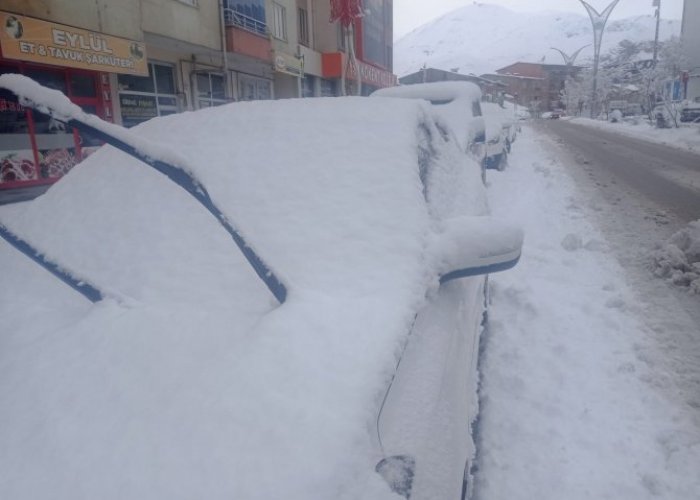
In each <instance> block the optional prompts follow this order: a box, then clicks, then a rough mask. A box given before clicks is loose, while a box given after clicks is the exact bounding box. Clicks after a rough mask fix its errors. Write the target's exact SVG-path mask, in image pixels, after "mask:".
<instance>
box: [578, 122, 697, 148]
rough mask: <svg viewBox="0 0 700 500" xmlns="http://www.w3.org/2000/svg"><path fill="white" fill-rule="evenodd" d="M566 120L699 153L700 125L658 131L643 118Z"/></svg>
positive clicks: (689, 124)
mask: <svg viewBox="0 0 700 500" xmlns="http://www.w3.org/2000/svg"><path fill="white" fill-rule="evenodd" d="M568 120H569V121H571V122H572V123H576V124H578V125H585V126H586V127H593V128H597V129H600V130H606V131H608V132H613V133H615V134H621V135H625V136H628V137H634V138H636V139H641V140H644V141H648V142H654V143H657V144H663V145H665V146H672V147H675V148H680V149H685V150H688V151H693V152H700V124H697V123H693V124H691V123H682V124H681V126H680V127H679V128H663V129H659V128H656V127H654V126H653V125H651V124H650V123H649V121H648V120H647V119H646V118H644V117H640V118H638V119H636V120H634V121H633V120H631V119H625V121H623V122H619V123H611V122H607V121H603V120H592V119H590V118H568Z"/></svg>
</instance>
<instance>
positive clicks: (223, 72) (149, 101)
mask: <svg viewBox="0 0 700 500" xmlns="http://www.w3.org/2000/svg"><path fill="white" fill-rule="evenodd" d="M392 8H393V5H392V0H365V15H364V16H363V17H362V18H361V19H360V20H359V21H358V23H357V26H356V30H355V40H354V43H355V46H356V53H357V56H358V59H359V61H358V66H359V75H356V74H354V73H352V72H351V73H350V74H347V75H345V76H346V77H347V79H348V80H349V81H355V82H357V81H361V82H362V89H363V93H364V94H365V95H366V94H369V93H370V92H371V91H373V90H374V89H376V88H380V87H384V86H388V85H394V84H395V82H396V77H395V76H394V75H393V74H392V21H391V19H392ZM329 18H330V1H329V0H1V1H0V74H2V73H23V74H25V75H27V76H30V77H31V78H33V79H35V80H37V81H38V82H40V83H42V84H43V85H46V86H49V87H52V88H56V89H58V90H61V91H62V92H64V93H65V94H66V95H67V96H68V97H69V98H70V99H71V100H72V101H73V102H74V103H76V104H78V105H79V106H81V107H83V108H84V109H85V110H86V111H88V112H91V113H94V114H97V115H98V116H100V117H101V118H103V119H105V120H109V121H113V122H115V123H119V124H123V125H125V126H133V125H136V124H138V123H141V122H143V121H145V120H148V119H150V118H153V117H156V116H163V115H167V114H171V113H177V112H181V111H186V110H195V109H200V108H203V107H208V106H216V105H220V104H224V103H226V102H230V101H236V100H257V99H275V98H289V97H316V96H337V95H340V94H341V85H340V80H341V78H342V77H343V71H342V69H343V68H345V67H346V66H347V50H346V47H345V37H344V36H343V32H342V30H341V28H340V26H339V25H338V23H331V22H330V21H329ZM98 146H99V143H98V142H97V141H95V140H93V139H92V138H90V137H87V136H84V135H80V134H79V133H78V132H77V131H73V130H65V129H64V128H62V127H61V125H60V124H57V123H55V122H54V121H53V120H50V119H49V118H48V117H46V116H42V115H40V114H39V113H33V112H31V111H30V110H26V109H24V108H23V107H22V106H20V105H19V103H18V102H17V100H16V99H15V98H14V97H13V96H12V95H11V94H9V93H8V92H3V91H0V191H1V190H6V189H18V188H27V187H41V186H44V187H47V186H48V185H50V184H51V183H53V182H55V181H56V180H57V179H58V178H60V177H61V176H62V175H63V174H65V173H66V172H67V171H68V170H69V169H70V168H71V167H72V166H73V165H74V164H76V163H77V162H79V161H80V160H81V159H82V158H83V157H85V156H86V155H88V154H90V152H92V151H93V150H95V149H96V148H97V147H98Z"/></svg>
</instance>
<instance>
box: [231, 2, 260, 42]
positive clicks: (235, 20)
mask: <svg viewBox="0 0 700 500" xmlns="http://www.w3.org/2000/svg"><path fill="white" fill-rule="evenodd" d="M224 22H225V23H226V26H236V27H238V28H243V29H244V30H246V31H251V32H253V33H257V34H259V35H266V34H267V24H266V23H265V21H261V20H259V19H255V18H254V17H250V16H246V15H245V14H241V13H240V12H238V11H236V10H234V9H231V8H228V7H226V8H224Z"/></svg>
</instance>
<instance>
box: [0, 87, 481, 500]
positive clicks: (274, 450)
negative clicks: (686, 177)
mask: <svg viewBox="0 0 700 500" xmlns="http://www.w3.org/2000/svg"><path fill="white" fill-rule="evenodd" d="M427 115H428V113H427V111H426V105H424V104H421V103H419V102H413V101H408V100H399V99H372V100H369V99H363V98H333V99H313V100H311V99H306V100H288V101H275V102H251V103H236V104H232V105H227V106H222V107H219V108H212V109H207V110H202V111H198V112H194V113H182V114H179V115H173V116H168V117H163V118H158V119H154V120H151V121H150V122H147V123H144V124H142V125H141V126H139V127H136V128H135V129H132V130H134V131H135V132H137V133H138V135H139V136H140V137H141V138H142V139H144V145H146V144H147V142H146V140H148V141H152V142H153V143H156V144H158V145H159V147H160V151H169V152H170V153H169V154H171V155H174V156H176V157H177V158H178V159H181V161H183V162H185V163H186V166H187V168H188V169H189V170H190V171H191V172H193V173H194V174H195V175H196V176H197V177H198V178H199V179H200V180H201V181H202V183H203V185H204V186H205V187H206V188H207V190H208V191H209V193H210V195H211V196H212V198H213V199H214V201H215V202H216V203H217V204H218V205H219V207H221V208H222V209H223V211H224V213H225V214H226V215H227V216H228V217H230V218H231V220H232V221H234V222H235V224H236V225H237V227H239V228H240V230H241V232H242V233H243V234H244V236H245V237H246V238H247V240H248V242H249V243H250V244H251V246H253V247H254V248H255V249H256V251H258V252H259V254H260V255H261V256H262V257H263V258H264V259H265V261H266V262H267V263H269V264H270V265H271V267H272V268H273V269H274V271H275V272H276V273H278V275H279V276H280V277H281V278H282V279H283V280H284V281H285V282H286V284H287V286H288V288H289V290H290V294H289V298H288V300H287V302H286V303H285V304H284V305H282V306H279V307H277V304H276V302H275V301H274V299H273V298H272V296H271V295H270V293H269V291H268V290H267V289H266V288H265V286H264V285H263V284H262V282H261V281H260V280H259V279H258V277H257V276H256V275H255V274H254V273H253V271H252V270H251V269H250V268H249V266H248V264H247V262H246V261H245V260H244V259H243V257H242V256H241V255H240V252H239V250H238V249H237V248H236V247H235V245H234V244H233V242H232V241H231V240H230V238H229V236H228V235H227V234H226V233H225V232H224V231H223V229H222V228H221V227H219V226H218V224H217V222H216V221H215V220H214V219H213V218H212V217H211V216H210V215H209V214H208V213H206V212H205V211H204V209H202V208H201V207H200V206H199V205H198V204H197V203H195V202H194V201H193V200H192V199H191V198H190V197H189V196H188V195H187V194H186V193H185V192H184V191H183V190H182V189H180V188H179V187H177V186H175V185H173V184H172V183H170V182H169V181H168V180H167V179H165V178H164V177H163V176H161V175H160V174H158V173H156V172H154V171H152V170H151V169H149V168H148V167H146V166H145V165H144V164H142V163H140V162H139V161H137V160H135V159H132V158H131V157H129V156H127V155H126V154H124V153H122V152H120V151H117V150H115V149H114V148H112V147H109V146H105V147H103V148H101V149H100V150H99V151H97V152H96V153H94V154H93V155H92V156H90V157H89V158H88V159H87V160H85V161H84V162H82V163H81V164H80V165H77V166H76V167H75V168H74V169H73V170H72V171H71V172H70V173H69V174H68V175H67V176H66V177H65V178H64V179H63V180H61V181H60V182H58V183H57V184H56V185H55V186H53V187H52V188H51V189H50V190H49V191H48V192H47V193H46V194H45V195H44V196H42V197H40V198H38V199H37V200H35V201H33V202H31V203H28V204H24V205H22V206H17V207H12V208H11V209H5V210H3V211H0V220H1V221H2V222H3V223H5V224H6V225H7V226H8V227H9V228H10V229H11V230H13V231H14V232H16V233H17V234H18V235H19V236H21V237H23V238H25V239H27V240H28V241H30V242H31V243H32V244H34V245H35V246H36V247H37V248H39V249H40V250H41V251H42V252H45V253H46V254H47V255H48V256H49V257H51V258H53V259H56V260H57V261H58V262H60V263H61V264H63V265H65V266H66V267H67V268H68V269H71V270H75V271H76V272H79V273H80V274H81V275H84V276H86V277H89V278H90V279H91V280H92V281H93V282H94V283H97V284H100V285H101V286H104V287H106V288H107V289H109V290H112V291H114V292H115V296H119V297H122V300H121V301H120V302H117V301H115V300H105V301H103V302H100V303H97V304H96V305H94V306H90V305H89V304H87V303H85V301H84V300H83V299H82V297H80V296H78V295H77V294H75V293H74V292H73V291H72V290H70V289H69V288H67V287H63V285H61V284H60V283H58V282H57V281H56V280H55V279H53V278H52V277H51V276H50V275H49V274H48V273H46V272H45V271H43V270H42V269H40V268H39V267H37V266H35V265H33V264H32V263H30V262H29V261H28V260H27V259H26V258H25V257H23V256H21V255H20V254H18V253H17V252H15V251H14V249H11V248H9V247H7V245H4V244H3V245H0V256H1V257H2V259H3V260H2V262H3V270H2V273H3V285H4V287H3V288H4V289H5V292H3V295H2V298H3V299H7V300H5V301H3V305H0V313H2V315H3V318H4V325H5V326H8V325H9V328H6V329H5V328H4V329H3V331H2V334H1V335H0V408H2V410H1V411H0V471H1V472H0V496H1V497H3V498H36V497H44V498H48V497H52V498H76V499H77V498H102V499H110V498H115V499H120V498H168V499H175V498H183V499H185V498H187V499H191V498H210V499H216V498H245V499H257V498H260V499H263V498H264V499H269V498H282V497H284V498H288V499H312V498H319V499H328V498H353V499H354V498H384V496H385V495H386V496H387V497H392V495H391V494H390V493H389V490H388V488H387V487H386V485H385V484H384V483H383V482H382V481H381V479H380V478H379V476H378V475H377V474H375V473H374V470H373V465H374V463H375V462H376V460H378V459H379V458H380V457H379V456H377V455H376V453H377V452H376V448H375V446H374V443H373V442H372V432H373V431H372V427H371V426H372V422H373V421H374V419H375V418H376V412H377V409H378V406H379V403H380V398H381V395H382V391H383V388H384V387H385V384H386V380H387V376H388V374H389V373H390V372H391V370H392V369H393V367H394V363H395V357H394V356H395V353H396V351H397V349H398V348H399V346H400V345H401V344H402V342H403V341H404V339H405V336H406V334H407V332H408V330H409V328H410V325H411V321H412V319H413V317H414V315H415V312H416V311H417V309H418V307H419V305H420V304H421V303H422V301H423V297H424V294H425V291H426V289H427V287H428V286H429V285H430V284H431V283H433V282H434V281H435V279H436V277H435V276H434V275H432V274H431V273H430V272H429V271H428V268H429V265H428V258H427V257H426V250H425V248H426V246H427V244H428V240H429V234H430V232H431V229H430V224H431V223H430V216H429V214H428V208H427V206H426V202H425V198H424V193H423V189H424V187H423V184H422V183H421V180H420V178H419V166H418V163H417V150H418V146H419V141H420V140H421V137H420V134H418V133H417V131H418V130H419V129H420V127H419V124H420V123H421V122H426V121H428V118H426V117H427ZM428 123H429V122H428ZM436 135H437V133H436ZM146 147H147V146H146ZM460 165H461V167H460V168H462V169H464V167H463V163H461V164H460ZM474 171H475V172H474V176H475V179H478V170H477V169H474ZM470 175H471V174H470ZM439 184H440V183H438V186H437V188H436V189H438V190H440V189H441V190H449V189H451V188H450V187H449V186H447V185H446V183H443V185H442V186H440V185H439ZM459 187H461V185H460V186H459ZM455 189H456V188H455ZM468 204H473V206H469V207H462V208H459V209H457V212H461V213H463V212H464V210H473V211H476V212H478V211H483V210H484V201H483V199H481V198H480V197H479V196H477V197H476V198H474V200H472V202H469V203H468ZM436 207H437V208H434V209H433V210H438V211H442V212H444V213H446V214H448V215H449V213H450V212H451V211H453V212H454V211H455V207H453V206H451V205H449V203H448V204H446V205H444V206H442V207H440V206H439V203H438V204H436ZM7 290H12V292H11V293H10V292H7Z"/></svg>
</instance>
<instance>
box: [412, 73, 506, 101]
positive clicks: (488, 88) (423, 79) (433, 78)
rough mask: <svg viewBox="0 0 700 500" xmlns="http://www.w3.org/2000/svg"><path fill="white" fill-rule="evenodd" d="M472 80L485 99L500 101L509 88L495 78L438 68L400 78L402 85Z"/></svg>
mask: <svg viewBox="0 0 700 500" xmlns="http://www.w3.org/2000/svg"><path fill="white" fill-rule="evenodd" d="M453 81H457V82H471V83H474V84H476V85H478V86H479V88H480V89H481V95H482V96H483V98H484V99H485V100H488V101H498V100H499V99H500V98H501V97H502V96H503V94H504V93H505V92H506V90H507V88H508V87H507V85H506V84H504V83H501V82H498V81H496V80H493V79H487V78H482V77H480V76H476V75H463V74H461V73H457V72H455V71H446V70H444V69H437V68H422V69H420V70H418V71H416V72H415V73H410V74H408V75H405V76H402V77H401V78H399V83H400V84H401V85H412V84H416V83H431V82H453Z"/></svg>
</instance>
